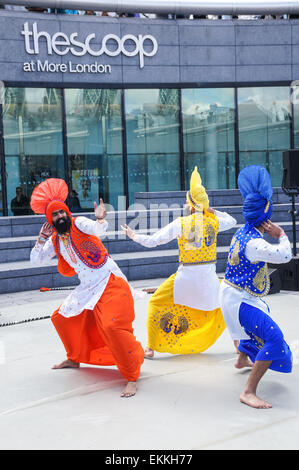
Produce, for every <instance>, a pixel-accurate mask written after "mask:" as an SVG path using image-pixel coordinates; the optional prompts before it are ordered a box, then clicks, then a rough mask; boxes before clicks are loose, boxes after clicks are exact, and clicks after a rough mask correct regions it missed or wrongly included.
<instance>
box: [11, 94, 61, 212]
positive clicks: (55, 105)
mask: <svg viewBox="0 0 299 470" xmlns="http://www.w3.org/2000/svg"><path fill="white" fill-rule="evenodd" d="M61 114H62V113H61V90H57V89H54V88H6V90H5V99H4V105H3V128H4V149H5V164H6V174H7V200H8V214H9V215H12V214H14V215H27V214H30V213H32V212H31V210H30V208H29V200H30V196H31V193H32V191H33V188H34V187H35V186H36V185H37V184H39V183H40V182H41V181H43V180H45V179H46V178H63V177H64V164H63V153H62V118H61Z"/></svg>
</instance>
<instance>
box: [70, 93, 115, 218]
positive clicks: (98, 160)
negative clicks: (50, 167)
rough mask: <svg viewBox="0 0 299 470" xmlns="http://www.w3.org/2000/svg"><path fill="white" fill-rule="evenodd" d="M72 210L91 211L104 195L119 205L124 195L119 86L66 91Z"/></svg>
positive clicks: (110, 201) (112, 202)
mask: <svg viewBox="0 0 299 470" xmlns="http://www.w3.org/2000/svg"><path fill="white" fill-rule="evenodd" d="M65 97H66V100H65V101H66V122H67V145H68V159H69V169H70V177H71V182H72V183H71V184H72V188H71V191H70V196H71V197H70V200H69V204H70V206H71V210H72V211H73V212H80V211H92V210H93V202H94V201H96V202H98V201H99V199H100V198H103V200H104V202H105V203H107V204H108V203H109V204H111V205H112V206H113V207H114V208H115V209H117V207H118V196H123V195H124V176H123V156H122V155H123V151H122V123H121V92H120V90H104V89H103V90H101V89H69V90H66V91H65Z"/></svg>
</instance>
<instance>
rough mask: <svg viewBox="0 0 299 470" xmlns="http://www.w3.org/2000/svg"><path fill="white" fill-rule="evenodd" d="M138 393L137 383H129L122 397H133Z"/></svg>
mask: <svg viewBox="0 0 299 470" xmlns="http://www.w3.org/2000/svg"><path fill="white" fill-rule="evenodd" d="M136 391H137V383H136V382H128V383H127V385H126V386H125V388H124V390H123V391H122V393H121V395H120V396H121V397H125V398H129V397H133V396H134V395H135V394H136Z"/></svg>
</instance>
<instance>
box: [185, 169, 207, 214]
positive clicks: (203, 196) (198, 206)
mask: <svg viewBox="0 0 299 470" xmlns="http://www.w3.org/2000/svg"><path fill="white" fill-rule="evenodd" d="M187 201H188V203H189V204H190V206H191V207H193V208H194V209H195V210H203V209H208V207H209V198H208V195H207V193H206V190H205V188H204V186H203V185H202V183H201V177H200V174H199V173H198V171H197V166H196V167H195V168H194V170H193V172H192V175H191V179H190V191H188V192H187Z"/></svg>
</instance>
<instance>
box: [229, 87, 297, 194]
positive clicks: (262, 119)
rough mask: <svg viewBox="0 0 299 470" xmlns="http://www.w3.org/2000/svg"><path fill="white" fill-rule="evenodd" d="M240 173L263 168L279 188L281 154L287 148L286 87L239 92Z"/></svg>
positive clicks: (288, 100) (287, 107)
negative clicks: (249, 168)
mask: <svg viewBox="0 0 299 470" xmlns="http://www.w3.org/2000/svg"><path fill="white" fill-rule="evenodd" d="M238 115H239V148H240V170H241V169H242V168H244V167H245V166H247V165H253V164H255V165H262V166H264V167H265V168H266V169H267V170H268V171H269V172H270V175H271V179H272V184H273V186H281V182H282V152H283V151H284V150H287V149H289V148H290V130H291V116H290V96H289V87H254V88H239V90H238Z"/></svg>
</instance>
